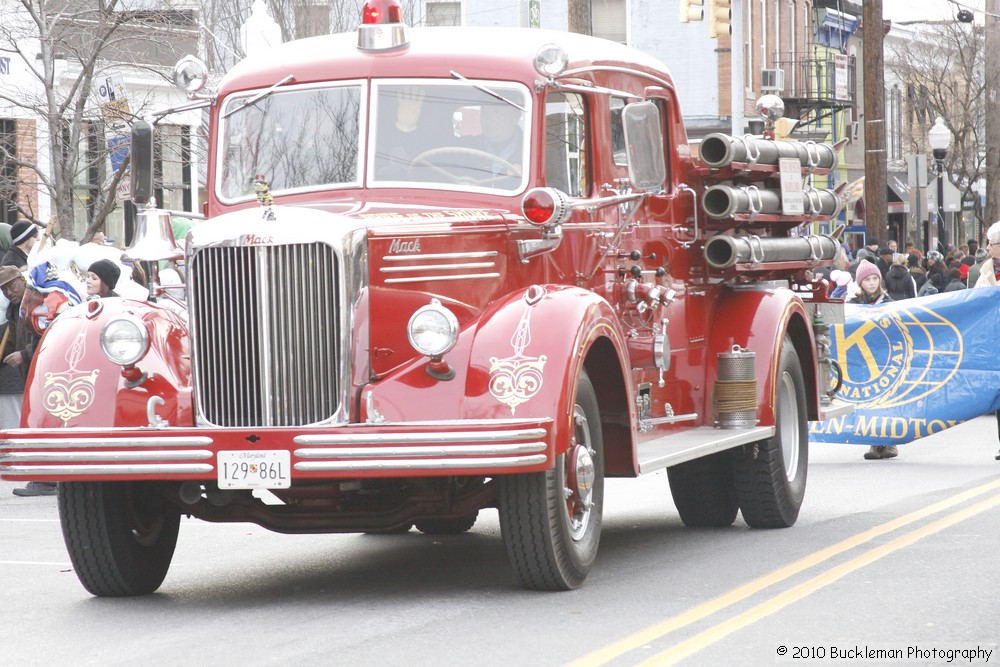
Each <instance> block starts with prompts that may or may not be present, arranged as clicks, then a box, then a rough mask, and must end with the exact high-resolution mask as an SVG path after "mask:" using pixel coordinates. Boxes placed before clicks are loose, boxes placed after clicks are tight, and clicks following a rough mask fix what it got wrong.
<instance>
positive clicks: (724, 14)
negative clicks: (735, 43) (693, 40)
mask: <svg viewBox="0 0 1000 667" xmlns="http://www.w3.org/2000/svg"><path fill="white" fill-rule="evenodd" d="M730 5H731V2H730V0H708V36H709V37H712V38H715V37H718V36H719V33H720V32H727V33H730V34H732V32H733V27H732V24H731V23H730V21H731V19H732V16H733V10H732V7H731V6H730Z"/></svg>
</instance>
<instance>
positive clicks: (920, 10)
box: [882, 0, 984, 21]
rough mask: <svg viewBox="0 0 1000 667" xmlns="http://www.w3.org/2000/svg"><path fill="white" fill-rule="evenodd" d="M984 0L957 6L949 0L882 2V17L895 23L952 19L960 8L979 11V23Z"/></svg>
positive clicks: (965, 1)
mask: <svg viewBox="0 0 1000 667" xmlns="http://www.w3.org/2000/svg"><path fill="white" fill-rule="evenodd" d="M983 6H984V0H958V2H957V4H956V3H953V2H950V1H949V0H882V16H883V17H885V18H887V19H892V20H893V21H919V20H932V21H934V20H941V19H952V18H954V17H955V14H957V13H958V10H959V9H960V7H967V8H970V9H972V10H973V11H974V12H975V11H976V10H978V16H977V17H976V18H977V19H978V20H979V21H982V18H983V15H982V9H983Z"/></svg>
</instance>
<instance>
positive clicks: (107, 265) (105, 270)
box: [87, 259, 122, 299]
mask: <svg viewBox="0 0 1000 667" xmlns="http://www.w3.org/2000/svg"><path fill="white" fill-rule="evenodd" d="M121 274H122V270H121V268H119V266H118V265H117V264H115V263H114V262H112V261H111V260H110V259H99V260H97V261H96V262H94V263H93V264H91V265H90V268H89V269H88V270H87V298H88V299H94V298H97V299H104V298H107V297H110V296H118V294H117V293H116V292H115V287H116V286H117V285H118V278H119V277H120V276H121Z"/></svg>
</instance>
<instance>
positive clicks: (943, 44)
mask: <svg viewBox="0 0 1000 667" xmlns="http://www.w3.org/2000/svg"><path fill="white" fill-rule="evenodd" d="M984 63H985V37H984V34H983V31H982V28H981V27H975V26H972V25H970V24H966V23H959V22H957V21H948V22H942V23H936V24H933V25H928V26H926V27H925V28H924V30H922V31H921V32H920V33H918V37H917V39H915V40H914V41H912V42H910V43H907V44H905V45H902V46H898V45H897V46H895V47H893V48H890V49H888V53H887V57H886V63H885V64H886V68H887V69H889V70H891V71H892V72H893V73H894V74H895V75H896V76H897V77H898V78H899V80H900V81H902V82H903V84H904V85H905V86H906V91H907V105H906V107H907V108H906V115H905V117H904V119H903V123H904V131H903V145H904V146H905V147H906V148H907V151H906V152H908V153H921V152H927V150H928V146H927V132H928V131H929V130H930V127H931V126H932V125H933V124H934V120H935V118H936V117H938V116H940V117H941V118H943V119H944V122H945V125H947V127H948V129H949V130H951V133H952V143H951V147H950V148H949V149H948V154H947V157H946V163H945V166H946V173H947V174H948V176H949V178H950V179H951V180H952V183H953V184H954V185H955V186H956V187H958V189H959V190H960V191H961V192H962V195H963V198H964V197H966V196H970V195H971V193H972V185H973V184H974V183H976V182H977V181H979V179H981V178H982V177H983V176H984V174H985V169H986V162H985V158H986V150H985V146H986V123H985V112H986V110H985V106H984V102H985V99H986V98H985V81H984V71H985V68H984ZM979 215H981V213H980V212H978V211H977V216H979ZM979 222H980V224H981V222H982V220H981V218H980V220H979ZM962 240H964V239H958V240H957V242H961V241H962Z"/></svg>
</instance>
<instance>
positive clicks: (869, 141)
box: [861, 0, 1000, 241]
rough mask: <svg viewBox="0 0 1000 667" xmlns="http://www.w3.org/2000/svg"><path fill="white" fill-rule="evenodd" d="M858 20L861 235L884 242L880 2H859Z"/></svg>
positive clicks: (883, 144) (883, 135)
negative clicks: (861, 61)
mask: <svg viewBox="0 0 1000 667" xmlns="http://www.w3.org/2000/svg"><path fill="white" fill-rule="evenodd" d="M995 1H1000V0H995ZM861 17H862V21H863V23H862V25H863V28H862V29H863V38H864V47H863V51H862V55H863V57H864V75H863V76H864V79H863V81H862V87H863V90H864V95H865V104H864V114H865V123H864V127H865V232H866V234H867V237H868V238H869V239H878V240H879V241H885V240H887V239H886V237H887V236H888V233H889V226H888V224H887V219H888V217H887V216H888V211H889V203H888V201H887V196H886V155H885V57H884V55H883V52H882V39H883V37H884V36H885V32H884V31H883V27H882V26H883V22H882V0H863V3H862V9H861Z"/></svg>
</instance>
